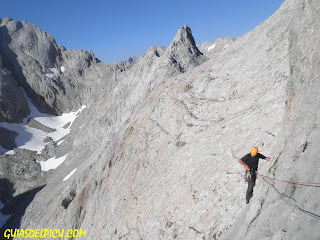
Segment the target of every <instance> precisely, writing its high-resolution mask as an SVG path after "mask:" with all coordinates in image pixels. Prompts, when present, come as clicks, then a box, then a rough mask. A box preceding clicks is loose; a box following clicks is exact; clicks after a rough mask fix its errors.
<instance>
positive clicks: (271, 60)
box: [22, 1, 316, 239]
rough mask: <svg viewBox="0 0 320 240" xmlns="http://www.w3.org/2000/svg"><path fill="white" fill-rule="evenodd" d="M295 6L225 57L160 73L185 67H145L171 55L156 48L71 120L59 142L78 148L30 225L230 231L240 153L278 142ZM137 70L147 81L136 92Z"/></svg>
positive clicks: (129, 231)
mask: <svg viewBox="0 0 320 240" xmlns="http://www.w3.org/2000/svg"><path fill="white" fill-rule="evenodd" d="M295 4H296V5H298V4H297V2H296V3H295ZM293 5H294V3H292V2H290V1H286V2H285V3H284V4H283V5H282V7H281V8H280V10H279V11H278V12H277V13H276V14H274V15H273V16H272V17H271V18H269V19H268V20H267V21H266V22H265V23H262V24H261V25H259V26H258V27H257V28H256V29H254V30H253V31H251V32H250V33H248V34H246V35H244V36H242V37H241V38H239V39H238V40H236V41H235V42H234V43H233V44H232V45H230V48H229V47H228V48H227V49H226V50H225V51H223V52H221V53H218V54H217V56H216V59H211V60H208V61H206V62H205V63H203V64H202V65H200V66H199V67H197V68H195V69H194V70H192V71H188V72H186V73H184V74H182V75H179V76H178V75H177V76H176V77H173V78H170V77H169V76H170V75H169V74H168V75H167V76H163V75H161V74H160V73H168V72H171V73H172V72H174V73H175V72H179V71H178V70H179V69H181V68H179V67H178V68H175V67H176V66H177V65H173V67H172V68H171V69H170V67H169V70H167V69H168V67H163V68H159V70H158V72H157V71H156V70H152V67H150V66H152V64H150V65H149V69H151V70H152V71H151V73H150V72H149V71H143V70H144V68H143V65H145V63H153V62H157V61H159V59H161V58H162V56H166V54H164V52H162V54H161V53H159V52H160V51H159V50H158V49H157V48H155V47H152V48H151V49H150V50H149V51H148V53H147V54H146V56H145V57H144V58H143V61H141V62H140V66H139V62H136V63H135V65H134V67H136V70H137V71H135V70H134V69H133V68H131V69H130V70H129V71H131V73H130V72H129V71H125V72H124V73H123V75H126V77H124V78H123V79H124V80H125V81H124V80H123V81H122V80H121V79H120V78H118V79H117V80H118V81H115V82H117V84H116V86H115V88H114V90H113V91H110V95H109V94H108V95H106V96H101V97H99V98H98V102H97V104H96V105H92V107H90V108H88V109H87V110H85V111H84V112H83V114H81V115H80V116H79V118H78V119H77V120H76V122H75V123H74V124H73V125H72V131H71V133H70V134H69V135H68V136H67V137H66V140H65V142H64V143H62V144H61V147H60V149H59V148H58V149H57V151H59V150H62V149H61V148H65V147H66V146H67V145H69V147H68V148H67V149H68V152H69V155H68V158H67V160H66V162H64V164H63V165H61V166H60V167H59V168H58V169H56V170H54V171H52V172H50V173H49V174H48V175H47V184H48V185H47V186H46V187H45V188H44V189H42V190H41V191H40V192H39V193H38V194H37V195H36V197H35V199H34V200H33V202H32V203H31V205H30V206H29V207H28V208H27V211H26V214H25V216H24V217H23V221H22V226H23V227H29V228H32V227H37V228H39V227H40V226H42V225H43V227H46V228H50V227H54V228H59V227H64V228H66V227H82V228H84V229H88V230H87V231H88V232H87V234H88V236H89V237H90V238H92V239H105V238H106V236H107V238H110V239H118V238H128V239H136V238H137V239H138V238H139V239H140V238H145V239H174V238H178V239H195V238H199V237H201V238H205V239H216V238H221V237H222V236H223V235H224V234H225V232H226V231H227V230H228V228H229V227H230V225H233V222H234V221H235V219H236V216H237V214H238V211H239V210H240V209H241V208H242V207H243V206H244V192H245V187H246V186H245V183H244V182H242V178H241V171H242V168H241V167H240V166H239V165H238V164H237V161H236V160H237V158H239V157H241V156H242V155H244V154H245V153H246V152H247V148H248V146H251V145H253V144H256V145H258V146H259V147H260V148H261V149H262V151H264V153H265V154H270V155H271V157H272V158H273V159H276V156H277V153H278V151H277V150H275V151H271V150H270V149H271V148H272V147H273V146H274V141H275V139H277V138H278V133H279V131H280V129H281V122H282V118H283V114H284V113H285V101H286V99H287V98H286V94H285V85H286V83H287V80H288V77H289V74H290V69H289V57H290V55H288V54H289V51H288V45H289V41H288V39H289V23H290V20H291V16H292V14H293V12H292V8H293ZM298 32H299V31H298ZM166 51H167V50H166ZM163 59H164V61H161V62H162V64H164V66H167V65H166V64H167V63H168V61H165V60H167V58H163ZM310 61H311V62H312V60H310ZM169 62H170V61H169ZM157 65H158V64H157ZM147 66H148V65H147ZM169 66H170V65H169ZM171 66H172V65H171ZM315 68H316V66H315ZM147 69H148V68H147ZM298 69H300V68H299V67H298ZM153 73H155V74H153ZM156 73H158V75H157V74H156ZM148 74H150V75H148ZM130 76H131V79H130ZM132 76H137V77H136V79H141V80H144V82H143V83H140V82H139V83H140V85H139V86H138V87H136V88H134V89H132V87H134V86H135V85H136V81H135V80H136V79H134V77H132ZM149 76H155V78H151V79H149V81H148V80H147V79H148V78H149ZM161 76H163V78H162V79H160V80H159V79H158V77H161ZM159 83H160V85H158V84H159ZM150 85H151V86H150ZM298 86H299V85H298ZM298 88H299V87H298ZM298 92H299V91H297V93H298ZM141 97H142V98H141ZM289 99H290V98H289ZM294 101H297V103H299V100H294ZM292 106H297V105H292ZM292 109H293V108H292ZM292 111H293V113H295V111H294V110H292ZM84 123H85V125H84V126H83V127H81V128H80V126H82V125H83V124H84ZM288 129H289V130H287V131H289V132H290V131H291V130H290V128H288ZM297 135H299V133H297V134H295V138H296V136H297ZM280 137H281V136H280ZM298 142H299V141H297V143H298ZM298 145H299V144H297V146H298ZM272 164H273V163H272ZM272 164H271V165H269V164H268V163H267V164H265V165H263V166H262V167H261V171H268V169H269V168H270V167H271V166H272ZM74 168H77V171H76V173H75V174H74V175H73V176H72V177H71V178H70V179H69V180H68V181H67V182H62V179H63V178H64V177H65V176H66V175H67V174H68V173H69V172H70V171H71V170H72V169H74ZM288 174H289V173H288ZM257 184H258V185H259V184H260V182H258V183H257ZM260 186H262V185H260ZM258 195H259V190H258V191H257V192H255V196H254V198H253V204H252V209H253V210H252V212H253V214H254V207H255V206H256V204H257V203H259V198H260V197H261V196H262V198H263V196H264V195H263V194H261V195H260V197H259V196H258ZM279 204H281V203H279ZM47 206H50V208H48V207H47ZM31 216H32V217H31ZM249 220H250V219H249ZM240 221H241V220H240ZM258 225H259V224H258ZM93 229H94V230H93ZM267 231H268V230H267ZM292 231H294V230H292ZM256 232H259V228H257V229H256ZM239 234H241V232H239ZM272 234H274V237H275V238H276V237H278V236H279V233H276V232H271V234H269V236H268V237H270V238H271V237H273V235H272ZM251 236H255V235H251ZM246 237H247V238H248V239H250V236H249V235H248V236H246ZM282 237H284V236H282ZM239 239H242V238H241V237H240V238H239ZM251 239H253V238H251ZM254 239H255V238H254Z"/></svg>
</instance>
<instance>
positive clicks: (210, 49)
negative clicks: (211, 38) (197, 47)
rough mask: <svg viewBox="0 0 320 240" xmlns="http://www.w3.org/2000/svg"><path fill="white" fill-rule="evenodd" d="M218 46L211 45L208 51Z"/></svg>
mask: <svg viewBox="0 0 320 240" xmlns="http://www.w3.org/2000/svg"><path fill="white" fill-rule="evenodd" d="M215 47H216V45H215V44H213V45H212V46H211V47H208V52H209V51H211V50H212V49H214V48H215Z"/></svg>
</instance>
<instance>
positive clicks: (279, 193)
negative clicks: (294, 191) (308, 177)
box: [258, 173, 320, 219]
mask: <svg viewBox="0 0 320 240" xmlns="http://www.w3.org/2000/svg"><path fill="white" fill-rule="evenodd" d="M258 175H260V176H261V178H262V179H263V180H264V181H265V182H266V183H268V184H269V185H270V186H271V187H272V188H273V189H274V190H275V191H276V192H277V193H278V195H279V196H280V197H281V198H282V199H283V200H284V201H285V202H287V203H288V204H289V205H291V206H292V207H294V208H296V209H298V210H299V211H301V212H302V213H305V214H307V215H310V216H312V217H315V218H318V219H320V215H317V214H314V213H312V212H309V211H307V210H304V209H302V208H301V207H299V206H298V205H297V204H296V203H295V204H293V203H291V202H289V201H288V200H287V198H289V199H292V200H293V201H295V202H297V200H295V199H294V198H292V197H289V196H287V195H285V194H284V193H282V192H280V191H279V190H278V189H277V188H275V186H274V184H273V183H271V182H269V181H267V180H266V178H267V179H271V180H275V181H280V182H288V183H294V184H303V185H304V184H317V185H318V184H320V183H304V182H293V181H284V180H279V179H275V178H270V177H267V176H264V175H261V174H259V173H258Z"/></svg>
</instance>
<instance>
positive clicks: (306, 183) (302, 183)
mask: <svg viewBox="0 0 320 240" xmlns="http://www.w3.org/2000/svg"><path fill="white" fill-rule="evenodd" d="M257 174H258V175H259V176H261V177H262V178H267V179H270V180H273V181H278V182H286V183H293V184H300V185H320V183H313V182H295V181H286V180H280V179H277V178H272V177H267V176H264V175H262V174H260V173H259V172H257Z"/></svg>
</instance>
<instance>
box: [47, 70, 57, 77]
mask: <svg viewBox="0 0 320 240" xmlns="http://www.w3.org/2000/svg"><path fill="white" fill-rule="evenodd" d="M48 70H49V71H50V72H51V73H47V74H46V76H47V77H48V78H55V77H58V70H57V69H56V68H48Z"/></svg>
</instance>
